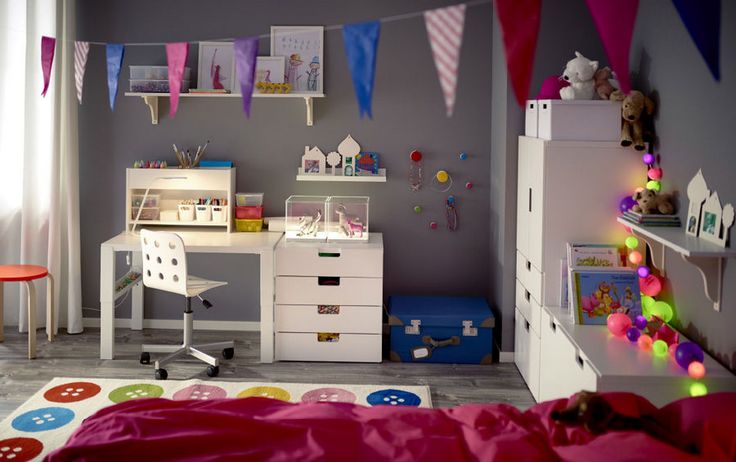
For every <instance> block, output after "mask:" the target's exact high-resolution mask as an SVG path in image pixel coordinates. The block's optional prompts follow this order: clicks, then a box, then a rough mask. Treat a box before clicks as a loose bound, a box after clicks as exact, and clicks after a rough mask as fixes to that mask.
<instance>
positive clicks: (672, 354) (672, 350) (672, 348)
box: [669, 343, 677, 359]
mask: <svg viewBox="0 0 736 462" xmlns="http://www.w3.org/2000/svg"><path fill="white" fill-rule="evenodd" d="M669 352H670V357H671V358H672V359H674V358H675V352H677V344H676V343H673V344H672V345H670V347H669Z"/></svg>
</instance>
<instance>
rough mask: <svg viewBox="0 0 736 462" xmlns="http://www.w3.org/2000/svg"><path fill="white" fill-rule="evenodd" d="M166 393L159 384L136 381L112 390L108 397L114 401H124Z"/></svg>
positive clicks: (154, 396) (156, 396)
mask: <svg viewBox="0 0 736 462" xmlns="http://www.w3.org/2000/svg"><path fill="white" fill-rule="evenodd" d="M163 394H164V389H163V388H161V387H159V386H158V385H151V384H148V383H136V384H133V385H126V386H124V387H120V388H116V389H114V390H113V391H111V392H110V394H109V395H108V398H110V401H112V402H113V403H123V402H125V401H130V400H131V399H138V398H158V397H159V396H161V395H163Z"/></svg>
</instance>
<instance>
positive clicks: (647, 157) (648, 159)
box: [641, 152, 655, 165]
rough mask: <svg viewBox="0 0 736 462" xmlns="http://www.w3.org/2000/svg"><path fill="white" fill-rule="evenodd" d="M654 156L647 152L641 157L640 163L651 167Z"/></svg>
mask: <svg viewBox="0 0 736 462" xmlns="http://www.w3.org/2000/svg"><path fill="white" fill-rule="evenodd" d="M654 160H655V159H654V154H652V153H649V152H647V153H646V154H644V155H643V156H641V161H642V162H644V163H645V164H647V165H652V164H653V163H654Z"/></svg>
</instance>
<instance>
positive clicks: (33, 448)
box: [0, 438, 43, 462]
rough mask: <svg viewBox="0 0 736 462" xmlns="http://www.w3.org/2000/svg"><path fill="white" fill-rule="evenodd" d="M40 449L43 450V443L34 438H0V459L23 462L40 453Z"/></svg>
mask: <svg viewBox="0 0 736 462" xmlns="http://www.w3.org/2000/svg"><path fill="white" fill-rule="evenodd" d="M41 451H43V443H41V442H40V441H38V440H37V439H35V438H8V439H6V440H0V459H2V460H12V461H13V462H25V461H28V460H31V459H33V458H34V457H36V456H37V455H39V454H41ZM8 456H10V457H8Z"/></svg>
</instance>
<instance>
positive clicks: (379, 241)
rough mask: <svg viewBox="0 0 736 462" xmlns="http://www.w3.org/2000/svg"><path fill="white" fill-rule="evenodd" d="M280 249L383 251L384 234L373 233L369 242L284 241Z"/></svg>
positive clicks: (369, 237)
mask: <svg viewBox="0 0 736 462" xmlns="http://www.w3.org/2000/svg"><path fill="white" fill-rule="evenodd" d="M279 247H286V248H289V247H309V248H314V247H321V248H325V249H340V248H345V249H383V234H382V233H374V232H371V233H370V234H369V235H368V240H367V241H357V240H356V241H349V240H342V241H331V242H325V241H315V240H309V239H304V240H298V239H290V240H288V241H287V240H286V239H282V240H281V243H280V244H279Z"/></svg>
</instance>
